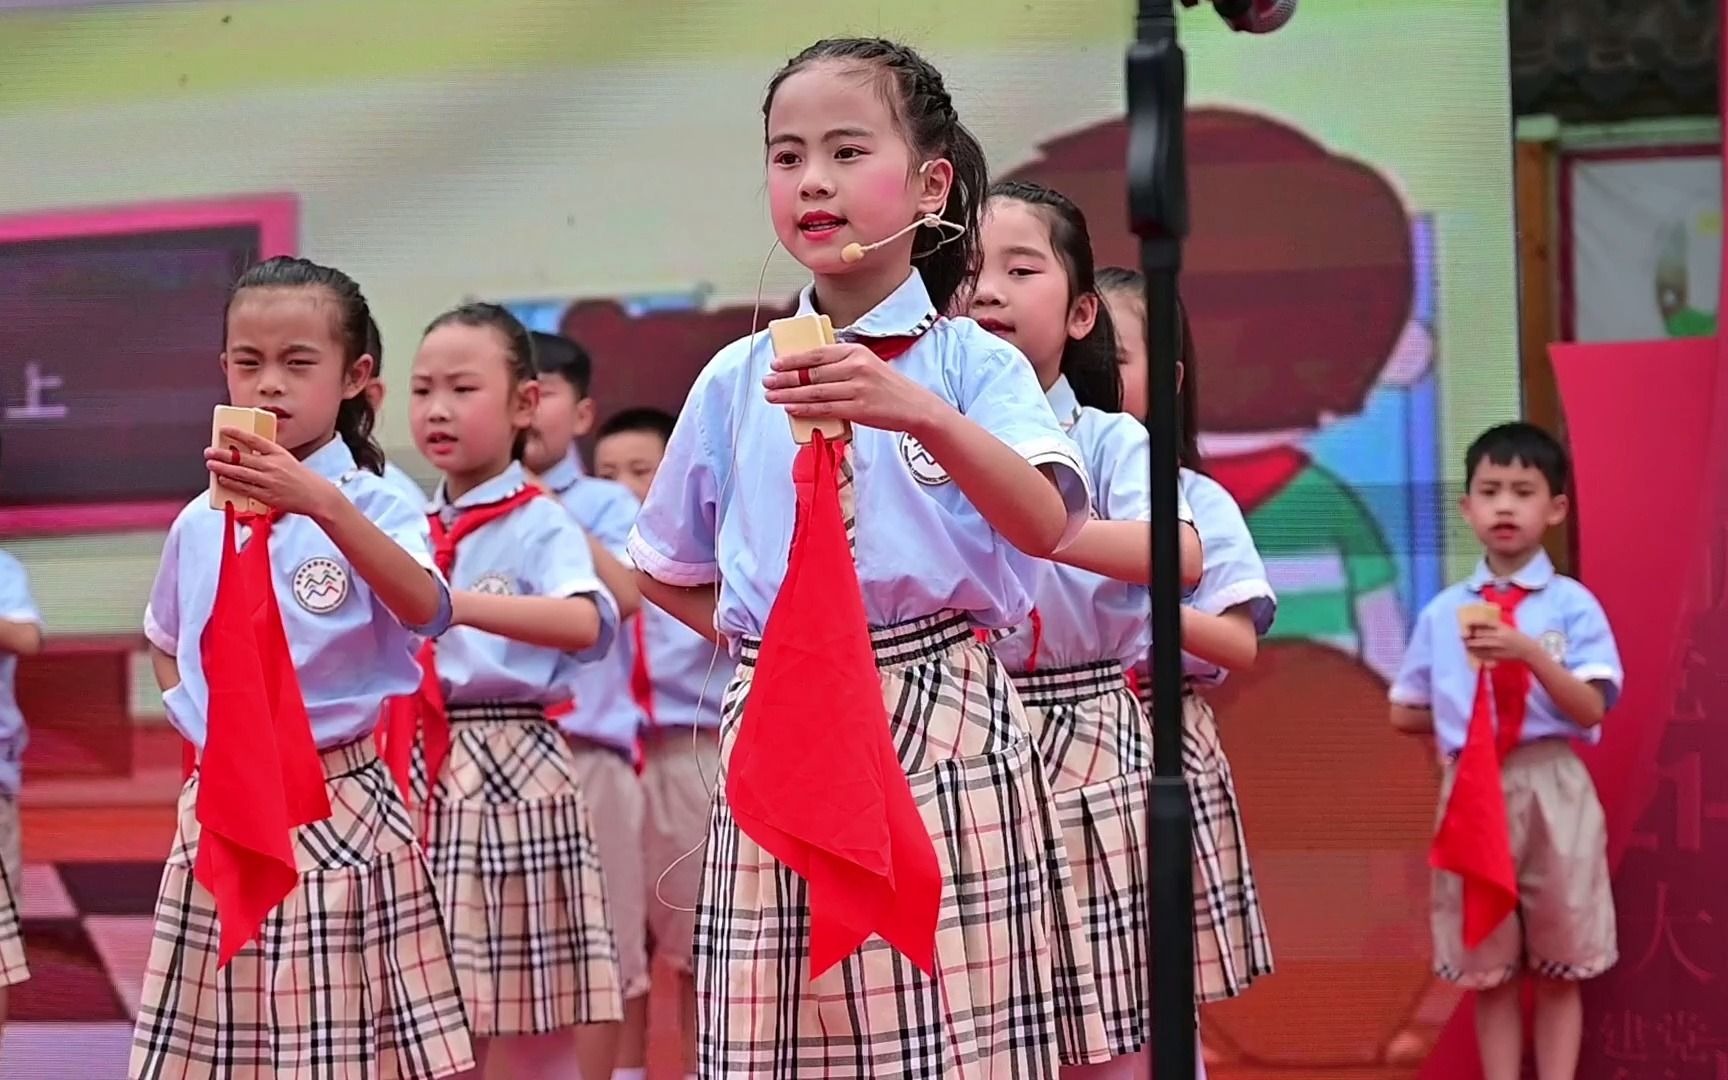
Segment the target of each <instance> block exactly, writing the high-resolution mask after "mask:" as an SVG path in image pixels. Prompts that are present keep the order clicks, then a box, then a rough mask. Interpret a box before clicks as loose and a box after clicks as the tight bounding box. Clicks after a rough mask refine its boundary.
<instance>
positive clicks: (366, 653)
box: [144, 438, 450, 749]
mask: <svg viewBox="0 0 1728 1080" xmlns="http://www.w3.org/2000/svg"><path fill="white" fill-rule="evenodd" d="M305 465H306V467H307V468H309V469H311V470H312V471H313V472H315V473H317V474H318V475H319V476H322V477H324V478H325V479H326V480H329V481H330V482H332V483H334V484H335V485H336V486H337V487H338V488H339V489H340V490H341V492H342V494H344V495H346V496H347V497H348V499H349V500H350V501H351V502H353V503H354V505H355V506H357V507H358V508H359V509H360V512H361V513H362V514H365V515H366V517H367V518H368V519H369V520H370V521H371V522H372V523H373V524H374V525H376V526H378V528H379V529H381V530H383V532H384V533H385V534H386V535H388V536H389V537H390V538H391V539H392V540H394V541H396V543H398V544H400V545H401V546H402V547H403V549H405V550H406V551H407V552H408V553H409V554H410V555H412V556H413V557H414V561H415V562H418V563H419V564H420V565H422V566H424V567H425V568H426V569H427V570H428V571H429V572H431V574H432V576H433V578H434V579H435V580H436V581H437V582H438V587H439V591H440V594H441V598H440V602H439V605H438V615H437V616H436V617H435V618H434V620H433V622H432V623H430V624H428V625H426V626H423V627H407V626H404V625H402V624H401V623H400V622H398V621H397V619H396V616H395V615H393V614H392V613H391V612H390V609H389V608H387V607H385V606H384V603H383V601H381V600H379V599H378V597H377V596H376V595H374V594H373V592H372V589H371V588H370V586H368V585H367V584H366V582H365V580H364V579H362V578H361V577H360V575H359V574H357V573H356V572H355V571H354V568H353V567H352V566H350V565H349V564H348V560H347V558H346V557H345V556H343V554H342V552H341V550H340V549H338V548H337V547H336V544H335V543H334V542H333V541H332V540H331V539H330V537H329V536H328V535H326V534H325V532H324V530H323V529H320V528H319V527H318V525H317V524H316V523H315V522H313V521H312V519H310V518H306V517H301V516H300V515H297V514H289V515H287V516H285V517H284V518H282V520H280V521H278V522H276V524H275V525H274V526H272V527H271V531H270V565H271V568H272V571H273V577H274V580H275V585H276V604H277V606H278V607H279V608H280V609H281V612H282V629H283V631H284V633H285V634H286V636H287V638H288V651H289V653H290V654H291V655H292V656H293V658H294V668H295V671H296V672H297V673H298V675H299V679H300V692H301V695H302V696H303V697H304V698H305V701H306V712H307V714H308V716H309V717H310V718H311V721H312V739H313V741H314V742H315V743H317V745H318V747H319V748H320V749H324V748H328V747H333V746H341V745H343V744H346V743H350V742H353V741H355V740H356V739H359V738H362V737H365V736H369V735H371V734H372V731H373V729H374V728H375V727H376V726H377V724H378V710H379V706H381V705H382V704H383V703H384V699H385V698H387V697H395V696H398V695H402V694H412V693H414V691H415V690H416V688H417V687H418V686H419V685H420V667H419V665H418V664H416V663H415V662H414V653H415V649H416V646H417V645H418V642H419V636H420V635H424V636H427V637H436V636H437V635H438V634H441V633H443V632H444V630H445V629H446V628H447V627H448V626H449V625H450V598H449V593H448V591H447V589H446V588H445V585H444V579H443V577H442V576H440V575H439V574H438V571H437V569H436V567H434V565H433V563H432V550H431V547H430V532H429V530H428V528H427V525H426V515H425V512H424V508H423V507H420V506H414V505H410V504H409V503H408V501H407V500H406V499H404V498H403V497H402V495H401V493H400V492H398V491H397V490H396V489H395V488H394V487H392V486H391V485H390V484H389V483H388V482H387V481H385V480H384V478H383V477H381V476H379V475H377V474H376V473H373V472H370V471H368V470H365V469H362V468H359V467H358V466H357V465H355V463H354V456H353V455H352V454H351V453H349V452H348V447H347V446H346V445H345V444H344V443H343V442H342V440H341V439H339V438H337V439H332V440H330V442H329V443H327V444H325V445H324V446H323V447H322V448H321V449H319V450H318V451H317V452H316V453H314V454H313V455H312V456H310V457H308V458H307V459H306V461H305ZM249 531H250V530H246V529H240V530H237V532H238V533H239V534H240V536H241V537H242V538H244V537H245V536H246V535H247V534H248V533H249ZM222 543H223V513H222V511H220V510H215V509H212V508H211V506H210V500H209V498H208V496H204V495H200V496H198V497H197V498H196V499H193V500H192V501H191V502H190V503H188V504H187V506H186V508H185V509H184V510H182V511H180V516H179V517H177V518H175V519H174V524H173V526H172V527H170V528H169V530H168V539H167V542H166V543H165V544H164V545H163V547H162V563H161V566H160V567H159V568H158V569H157V571H156V582H155V584H154V585H152V586H151V588H150V603H149V606H147V607H146V608H145V609H144V635H145V637H146V638H148V639H149V640H150V643H151V644H153V645H155V646H156V647H157V648H159V649H161V650H162V651H163V652H166V653H168V654H169V655H171V656H173V657H174V658H175V660H176V661H177V663H178V664H179V668H180V685H178V686H176V687H174V688H173V689H172V690H169V691H168V692H167V693H166V694H164V695H163V701H164V704H165V705H166V706H167V709H168V718H169V720H170V721H171V722H172V723H173V725H174V727H175V728H176V729H178V730H179V732H180V734H182V735H184V736H185V737H186V738H187V739H188V740H189V741H191V742H192V743H193V745H195V746H198V747H202V746H203V745H204V733H205V722H206V713H205V709H206V706H207V705H208V703H209V698H210V690H209V686H208V684H207V683H206V682H205V680H204V667H203V660H202V658H201V655H200V642H201V640H202V638H203V636H204V627H205V625H206V624H207V623H208V622H209V620H210V609H211V606H212V604H213V603H214V602H215V599H216V579H217V574H218V571H219V569H220V567H221V558H222Z"/></svg>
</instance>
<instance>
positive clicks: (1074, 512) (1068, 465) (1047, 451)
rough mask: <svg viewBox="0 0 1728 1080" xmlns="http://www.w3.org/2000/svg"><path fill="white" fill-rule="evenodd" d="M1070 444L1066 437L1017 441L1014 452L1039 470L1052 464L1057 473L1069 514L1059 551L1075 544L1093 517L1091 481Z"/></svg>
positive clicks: (1057, 488) (1056, 476)
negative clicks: (1064, 438) (1081, 531)
mask: <svg viewBox="0 0 1728 1080" xmlns="http://www.w3.org/2000/svg"><path fill="white" fill-rule="evenodd" d="M1070 445H1071V444H1069V443H1067V442H1066V440H1063V439H1056V438H1040V439H1032V440H1030V441H1028V442H1023V443H1016V444H1014V452H1015V453H1017V454H1019V455H1020V456H1021V457H1023V458H1025V459H1026V462H1027V463H1028V464H1030V465H1031V466H1033V467H1034V468H1040V469H1041V468H1043V467H1044V466H1046V465H1049V466H1052V472H1054V473H1055V480H1056V490H1057V492H1059V493H1060V494H1061V496H1062V508H1063V509H1064V510H1065V511H1067V514H1068V520H1067V522H1066V523H1065V524H1064V525H1063V527H1062V536H1061V538H1060V539H1059V540H1057V541H1056V550H1057V551H1061V550H1062V549H1063V548H1065V547H1067V546H1068V545H1069V544H1072V543H1073V542H1074V539H1075V538H1076V537H1078V536H1079V535H1080V530H1081V529H1083V528H1085V527H1086V523H1087V522H1088V521H1090V520H1091V519H1092V480H1091V478H1090V477H1088V476H1087V475H1086V466H1085V465H1084V464H1082V463H1081V461H1080V459H1079V458H1078V457H1076V456H1075V455H1074V453H1073V451H1072V450H1071V449H1070Z"/></svg>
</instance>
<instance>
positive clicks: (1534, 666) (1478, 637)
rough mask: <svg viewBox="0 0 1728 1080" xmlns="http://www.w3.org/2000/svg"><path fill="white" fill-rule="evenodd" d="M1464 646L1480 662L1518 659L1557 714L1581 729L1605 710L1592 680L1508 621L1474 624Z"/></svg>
mask: <svg viewBox="0 0 1728 1080" xmlns="http://www.w3.org/2000/svg"><path fill="white" fill-rule="evenodd" d="M1464 644H1465V647H1466V648H1468V649H1469V650H1470V652H1471V654H1472V655H1473V656H1475V657H1476V658H1477V659H1479V660H1482V661H1484V662H1489V663H1492V662H1495V661H1501V660H1514V661H1516V660H1522V661H1523V662H1524V663H1525V664H1527V665H1529V667H1530V674H1531V675H1533V676H1534V677H1535V679H1536V681H1537V682H1539V683H1541V684H1542V689H1544V690H1546V691H1547V692H1548V696H1549V698H1551V699H1552V700H1553V702H1554V707H1555V708H1556V709H1559V710H1560V715H1562V716H1564V717H1565V718H1566V719H1568V720H1570V721H1572V722H1573V723H1574V724H1577V725H1578V726H1579V727H1581V728H1593V727H1595V726H1596V725H1597V724H1600V723H1601V722H1602V717H1603V716H1604V715H1606V714H1607V712H1608V695H1607V693H1606V692H1605V691H1604V690H1603V688H1602V687H1600V686H1597V685H1596V684H1595V682H1593V681H1586V680H1585V679H1581V678H1579V677H1578V676H1577V675H1575V674H1573V673H1572V672H1570V671H1568V670H1567V669H1566V665H1564V664H1562V663H1561V662H1560V661H1558V660H1556V659H1554V658H1553V657H1552V656H1549V655H1548V650H1546V649H1544V648H1543V647H1542V643H1541V642H1539V641H1537V640H1536V639H1535V638H1533V637H1531V636H1530V635H1529V634H1526V633H1523V632H1521V631H1520V630H1518V628H1517V627H1515V626H1512V625H1510V624H1508V623H1496V624H1495V625H1493V626H1476V627H1472V628H1471V630H1470V636H1469V637H1468V638H1466V639H1465V642H1464Z"/></svg>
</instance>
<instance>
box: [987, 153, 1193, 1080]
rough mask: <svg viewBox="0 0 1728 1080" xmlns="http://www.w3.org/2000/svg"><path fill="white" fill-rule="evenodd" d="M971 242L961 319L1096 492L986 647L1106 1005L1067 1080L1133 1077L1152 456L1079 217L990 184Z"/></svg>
mask: <svg viewBox="0 0 1728 1080" xmlns="http://www.w3.org/2000/svg"><path fill="white" fill-rule="evenodd" d="M983 241H984V262H983V268H982V269H981V270H980V272H979V275H978V282H977V285H976V287H975V288H974V290H973V293H972V300H971V314H972V317H973V318H975V319H977V320H978V324H979V325H980V326H982V327H984V328H985V329H986V330H989V331H990V332H991V333H994V334H996V335H997V336H999V337H1001V338H1002V339H1003V340H1005V341H1007V342H1009V343H1010V344H1012V345H1014V346H1015V347H1016V348H1018V349H1019V350H1020V351H1021V352H1022V353H1024V354H1025V355H1026V357H1027V358H1028V359H1029V360H1030V361H1031V364H1032V369H1033V371H1034V372H1036V373H1037V376H1038V382H1039V385H1041V386H1042V387H1043V388H1044V393H1045V396H1046V397H1047V398H1048V399H1049V401H1050V405H1051V408H1052V409H1054V410H1055V412H1056V416H1057V419H1058V421H1059V422H1060V423H1061V424H1062V426H1063V428H1064V429H1065V430H1066V431H1067V432H1068V434H1069V437H1070V438H1072V439H1074V441H1075V443H1076V444H1077V445H1078V446H1079V447H1080V450H1081V453H1083V454H1084V455H1085V456H1086V469H1087V472H1088V473H1090V474H1091V477H1092V493H1093V495H1092V499H1093V503H1092V512H1093V520H1091V521H1089V522H1087V523H1086V527H1085V528H1084V529H1082V530H1081V531H1080V535H1079V537H1077V538H1076V539H1075V541H1074V542H1073V543H1072V544H1070V545H1069V546H1068V547H1066V548H1064V549H1063V550H1062V551H1061V552H1060V553H1058V555H1057V556H1056V558H1057V561H1058V565H1055V566H1052V567H1051V568H1050V570H1049V571H1048V572H1046V573H1045V574H1044V575H1043V576H1042V577H1041V579H1040V580H1039V581H1038V584H1037V586H1036V588H1035V590H1034V592H1033V597H1032V598H1033V603H1034V607H1033V608H1032V613H1031V617H1030V619H1029V620H1028V621H1027V622H1026V623H1024V624H1023V625H1021V626H1019V627H1017V628H1016V629H1015V630H1014V632H1013V633H1012V634H1011V635H1009V636H1008V637H1006V638H1003V639H1002V640H1001V641H999V642H997V643H996V652H997V655H998V656H1000V657H1001V658H1002V663H1003V666H1005V667H1006V668H1007V669H1008V671H1009V673H1010V674H1011V675H1012V677H1013V679H1014V686H1015V689H1017V690H1018V691H1019V692H1020V696H1021V698H1022V699H1023V700H1024V701H1025V703H1026V718H1027V722H1028V723H1029V724H1030V725H1031V729H1032V735H1033V738H1034V739H1035V740H1036V741H1037V743H1038V747H1039V750H1040V751H1041V756H1042V758H1043V764H1044V768H1045V772H1046V776H1047V778H1048V780H1049V783H1050V790H1051V793H1052V796H1053V798H1054V805H1055V810H1056V816H1057V819H1058V821H1059V822H1060V824H1061V827H1062V830H1063V840H1064V842H1065V844H1066V846H1067V849H1068V856H1069V858H1070V859H1071V860H1073V862H1072V867H1073V875H1074V890H1075V893H1076V894H1077V895H1078V896H1079V899H1080V905H1081V910H1082V911H1083V912H1085V918H1084V920H1083V921H1082V924H1081V926H1080V936H1079V937H1078V938H1077V939H1076V940H1075V942H1074V943H1073V945H1072V946H1071V947H1072V948H1073V949H1074V950H1075V951H1076V952H1079V953H1083V954H1085V955H1087V956H1089V958H1090V960H1091V967H1092V972H1093V975H1094V977H1095V978H1096V979H1097V983H1098V996H1099V1000H1100V1001H1101V1002H1102V1003H1103V1005H1104V1016H1103V1020H1104V1027H1105V1034H1106V1042H1105V1043H1104V1045H1102V1046H1099V1047H1087V1048H1086V1049H1085V1052H1083V1053H1080V1054H1076V1055H1074V1057H1073V1058H1072V1059H1070V1060H1069V1061H1068V1063H1067V1065H1066V1066H1065V1068H1064V1070H1063V1074H1064V1075H1065V1076H1069V1077H1072V1078H1076V1080H1077V1078H1079V1077H1093V1076H1097V1077H1102V1076H1130V1075H1132V1076H1144V1075H1145V1074H1146V1072H1147V1070H1148V1069H1149V1067H1150V1065H1149V1061H1148V1060H1147V1058H1148V1053H1147V1051H1146V1049H1145V1046H1144V1043H1145V1039H1146V1033H1147V1032H1148V1031H1150V1030H1151V1027H1152V1011H1151V1001H1150V1000H1149V998H1148V996H1147V993H1146V986H1147V983H1146V970H1147V968H1148V967H1149V966H1150V963H1151V959H1150V957H1149V956H1148V955H1147V953H1146V942H1147V935H1148V934H1149V933H1150V929H1149V927H1148V925H1147V922H1146V905H1145V904H1144V902H1143V901H1144V899H1145V895H1146V889H1147V883H1146V867H1147V860H1148V858H1149V850H1148V848H1147V844H1146V834H1145V831H1144V830H1145V821H1146V818H1147V814H1148V812H1149V802H1148V797H1147V793H1148V790H1149V788H1148V785H1149V783H1150V781H1151V776H1152V744H1151V734H1152V733H1151V729H1150V727H1149V725H1148V724H1147V720H1146V716H1145V714H1144V713H1143V712H1142V711H1141V708H1140V703H1139V702H1138V701H1137V700H1136V699H1135V696H1134V692H1133V690H1132V688H1131V686H1130V683H1129V681H1128V680H1127V679H1126V678H1124V675H1123V672H1124V668H1127V667H1130V666H1132V665H1134V664H1137V663H1139V662H1140V661H1141V660H1142V659H1143V658H1144V657H1145V655H1146V650H1147V649H1148V647H1150V645H1151V642H1152V626H1151V611H1150V607H1149V605H1148V599H1147V592H1146V586H1147V584H1148V583H1149V582H1150V581H1151V576H1152V566H1151V551H1152V539H1151V529H1150V522H1151V516H1152V496H1151V491H1150V488H1149V486H1148V485H1149V479H1150V475H1151V459H1150V447H1149V443H1148V440H1147V437H1146V429H1145V427H1144V426H1142V425H1141V423H1140V422H1139V421H1138V420H1136V419H1135V418H1134V417H1132V416H1127V415H1124V414H1123V413H1122V411H1121V409H1122V376H1121V372H1120V370H1119V368H1118V364H1117V358H1116V338H1115V331H1114V329H1113V328H1112V326H1111V322H1110V314H1109V311H1108V309H1106V308H1105V307H1104V303H1103V300H1102V298H1101V297H1100V296H1099V294H1098V288H1097V282H1096V281H1095V279H1094V278H1095V275H1094V272H1093V266H1092V243H1091V240H1090V238H1089V237H1088V235H1087V232H1086V218H1085V216H1084V215H1082V214H1081V213H1080V210H1079V208H1078V207H1076V206H1075V205H1074V204H1073V203H1072V202H1069V201H1068V199H1067V197H1065V196H1063V195H1062V194H1060V193H1058V192H1055V191H1051V190H1050V189H1048V188H1044V187H1039V186H1038V185H1036V184H1027V183H1023V182H1019V181H1008V182H1005V183H1000V184H997V185H995V186H994V187H992V188H991V189H990V199H989V202H988V203H987V204H986V206H985V214H984V223H983ZM1178 512H1179V514H1181V515H1182V516H1183V518H1184V524H1183V526H1182V529H1181V533H1182V536H1181V543H1182V570H1183V574H1182V578H1183V582H1182V583H1183V586H1184V588H1186V587H1189V586H1192V585H1193V584H1195V583H1196V582H1198V581H1199V579H1200V571H1201V565H1202V555H1201V546H1200V537H1199V534H1198V533H1197V532H1196V531H1195V529H1194V525H1193V523H1192V520H1191V515H1189V513H1188V508H1187V504H1186V501H1185V500H1183V501H1182V503H1181V505H1180V506H1179V508H1178ZM1054 1007H1055V1009H1056V1010H1057V1011H1058V1012H1060V1011H1061V1010H1062V1009H1063V1008H1064V1003H1063V1002H1061V1001H1057V1002H1055V1003H1054Z"/></svg>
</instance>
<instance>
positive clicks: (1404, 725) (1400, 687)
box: [1386, 606, 1435, 735]
mask: <svg viewBox="0 0 1728 1080" xmlns="http://www.w3.org/2000/svg"><path fill="white" fill-rule="evenodd" d="M1434 610H1435V609H1434V608H1433V607H1432V606H1430V607H1428V608H1424V609H1423V611H1422V614H1420V615H1418V616H1417V617H1416V626H1415V629H1414V630H1412V631H1411V633H1410V644H1409V647H1408V648H1406V649H1405V650H1404V660H1403V663H1402V664H1401V665H1400V666H1399V668H1398V676H1397V678H1395V679H1393V680H1392V685H1391V687H1390V688H1389V689H1388V690H1387V692H1386V696H1387V698H1388V699H1389V701H1390V703H1391V711H1390V714H1389V719H1390V720H1391V722H1392V727H1393V729H1394V730H1396V731H1401V732H1403V733H1404V734H1406V735H1427V734H1430V733H1432V732H1433V730H1434V711H1433V694H1434V688H1433V683H1434V659H1433V657H1434V631H1433V623H1434V618H1435V617H1434V615H1433V612H1434Z"/></svg>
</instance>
